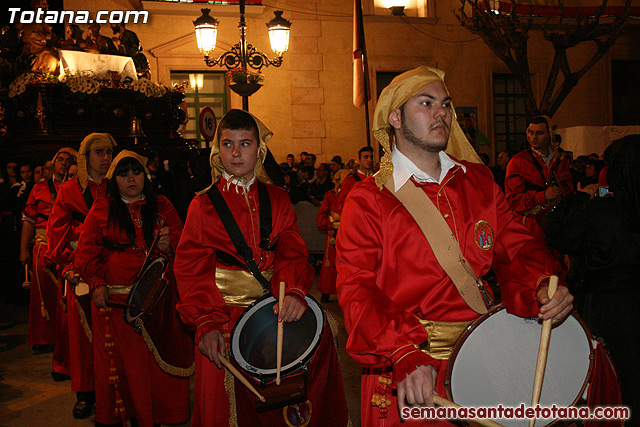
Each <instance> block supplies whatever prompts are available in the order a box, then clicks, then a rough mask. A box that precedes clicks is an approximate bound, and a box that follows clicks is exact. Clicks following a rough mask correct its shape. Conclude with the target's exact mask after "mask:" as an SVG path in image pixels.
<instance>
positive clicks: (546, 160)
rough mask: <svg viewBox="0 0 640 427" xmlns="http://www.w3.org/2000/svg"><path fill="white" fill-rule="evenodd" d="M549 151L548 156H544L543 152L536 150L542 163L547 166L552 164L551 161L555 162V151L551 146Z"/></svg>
mask: <svg viewBox="0 0 640 427" xmlns="http://www.w3.org/2000/svg"><path fill="white" fill-rule="evenodd" d="M548 150H549V151H548V153H547V155H544V154H542V152H541V151H538V150H534V151H535V152H536V153H538V155H539V156H540V158H542V161H544V163H545V164H546V165H547V166H549V164H550V163H551V160H553V149H551V146H549V148H548Z"/></svg>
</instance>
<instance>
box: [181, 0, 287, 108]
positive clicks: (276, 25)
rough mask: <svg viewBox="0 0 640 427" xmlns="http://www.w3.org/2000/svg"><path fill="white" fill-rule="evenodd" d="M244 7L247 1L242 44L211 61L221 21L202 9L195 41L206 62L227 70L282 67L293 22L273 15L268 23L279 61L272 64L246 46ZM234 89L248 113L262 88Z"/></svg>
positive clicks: (242, 0)
mask: <svg viewBox="0 0 640 427" xmlns="http://www.w3.org/2000/svg"><path fill="white" fill-rule="evenodd" d="M244 4H245V0H240V23H239V24H238V28H239V29H240V42H239V43H236V44H235V45H234V46H233V47H232V48H231V50H228V51H225V52H223V53H222V55H220V56H219V57H218V58H217V59H215V58H211V57H209V55H210V54H211V52H213V50H214V49H215V47H216V38H217V35H218V24H219V21H218V20H217V19H215V18H214V17H212V16H210V15H209V12H210V9H200V11H201V12H202V16H200V17H199V18H198V19H196V20H195V21H193V25H194V26H195V31H196V39H197V43H198V50H199V51H200V52H201V53H203V54H204V62H205V63H206V64H207V65H208V66H209V67H214V66H220V67H222V66H224V67H227V69H229V70H230V69H233V68H237V67H242V68H247V67H250V68H253V69H254V70H257V71H260V70H261V69H262V67H268V66H269V65H273V66H274V67H279V66H280V65H282V55H283V54H284V52H286V51H287V49H289V31H290V28H291V22H289V21H287V20H286V19H284V18H283V17H282V11H281V10H276V11H275V12H274V14H275V18H273V19H272V20H271V21H269V22H268V23H267V27H268V28H269V41H270V43H271V49H272V50H273V52H274V53H275V54H276V58H275V59H273V60H271V59H269V58H268V57H267V56H266V55H265V54H264V53H262V52H259V51H257V50H256V48H255V47H253V45H251V44H250V43H247V40H246V35H247V24H246V22H245V20H244ZM231 89H232V90H233V91H234V92H236V93H237V94H238V95H241V96H242V109H243V110H245V111H248V110H249V96H251V94H253V93H254V92H255V91H257V90H258V89H260V85H259V84H249V83H247V84H237V85H232V86H231Z"/></svg>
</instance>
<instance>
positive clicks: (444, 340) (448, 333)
mask: <svg viewBox="0 0 640 427" xmlns="http://www.w3.org/2000/svg"><path fill="white" fill-rule="evenodd" d="M418 320H419V321H420V323H421V324H422V326H423V327H424V329H425V330H426V331H427V333H428V334H429V339H428V340H427V342H426V343H425V344H423V345H422V346H421V347H420V350H422V351H423V352H425V353H427V354H428V355H429V356H431V357H433V358H434V359H438V360H447V359H449V357H450V356H451V352H452V351H453V347H454V346H455V345H456V342H457V341H458V338H460V335H462V333H463V332H464V331H465V329H467V326H469V324H470V323H471V322H472V321H471V320H469V321H465V322H435V321H433V320H422V319H418Z"/></svg>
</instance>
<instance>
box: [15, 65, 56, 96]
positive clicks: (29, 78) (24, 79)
mask: <svg viewBox="0 0 640 427" xmlns="http://www.w3.org/2000/svg"><path fill="white" fill-rule="evenodd" d="M43 80H44V81H56V80H57V79H56V78H55V77H53V76H51V75H49V74H42V73H38V74H36V73H34V72H31V71H30V72H27V73H24V74H21V75H19V76H18V77H17V78H16V79H15V80H14V81H13V82H12V83H11V84H10V85H9V97H10V98H13V97H16V96H18V95H20V94H22V93H24V91H25V90H26V89H27V85H29V84H31V83H41V82H43Z"/></svg>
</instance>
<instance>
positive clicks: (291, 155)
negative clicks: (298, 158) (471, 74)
mask: <svg viewBox="0 0 640 427" xmlns="http://www.w3.org/2000/svg"><path fill="white" fill-rule="evenodd" d="M288 158H292V159H294V158H295V157H294V156H293V154H287V159H288Z"/></svg>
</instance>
